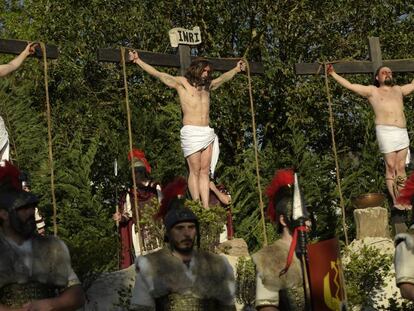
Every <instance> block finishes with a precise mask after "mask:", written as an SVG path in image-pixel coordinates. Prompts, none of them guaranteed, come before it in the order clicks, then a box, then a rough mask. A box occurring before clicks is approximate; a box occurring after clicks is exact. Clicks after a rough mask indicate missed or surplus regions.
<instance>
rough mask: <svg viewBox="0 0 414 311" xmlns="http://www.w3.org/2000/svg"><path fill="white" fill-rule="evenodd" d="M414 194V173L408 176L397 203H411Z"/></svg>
mask: <svg viewBox="0 0 414 311" xmlns="http://www.w3.org/2000/svg"><path fill="white" fill-rule="evenodd" d="M413 196H414V173H412V174H411V175H410V177H408V179H407V181H406V182H405V184H404V188H402V189H401V190H400V194H399V195H398V197H397V203H398V204H402V205H411V204H412V203H411V200H412V198H413Z"/></svg>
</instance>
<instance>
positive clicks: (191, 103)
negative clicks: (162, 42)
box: [129, 51, 246, 208]
mask: <svg viewBox="0 0 414 311" xmlns="http://www.w3.org/2000/svg"><path fill="white" fill-rule="evenodd" d="M129 60H130V61H132V62H133V63H135V64H137V65H138V66H140V67H141V68H142V69H143V70H144V71H146V72H148V73H149V74H150V75H152V76H154V77H156V78H158V79H160V80H161V82H163V83H164V84H165V85H167V86H168V87H171V88H174V89H175V90H177V93H178V96H179V99H180V104H181V110H182V112H183V127H182V128H181V131H180V138H181V147H182V149H183V153H184V157H185V158H186V160H187V163H188V167H189V170H190V172H189V177H188V188H189V190H190V193H191V197H192V199H193V200H200V199H201V202H202V204H203V207H204V208H208V200H209V183H210V178H209V173H211V174H214V169H215V165H216V163H217V160H218V153H219V149H218V139H217V135H216V134H215V133H214V129H212V128H211V127H210V126H209V123H210V117H209V113H210V91H212V90H215V89H217V88H218V87H219V86H221V85H222V84H223V83H225V82H227V81H229V80H231V79H232V78H233V77H234V76H235V75H236V74H237V73H239V72H241V71H244V70H245V68H246V64H245V63H244V62H243V61H242V60H240V61H239V62H238V63H237V65H236V67H234V68H233V69H231V70H229V71H227V72H226V73H224V74H222V75H221V76H219V77H218V78H216V79H213V77H212V72H213V66H212V64H211V63H210V62H209V61H208V60H207V59H204V58H198V59H195V60H194V61H193V62H192V63H191V65H190V67H188V69H187V71H186V73H185V75H184V77H182V76H172V75H169V74H167V73H165V72H160V71H158V70H157V69H155V68H154V67H152V66H151V65H149V64H147V63H145V62H144V61H142V59H141V58H140V57H139V54H138V52H137V51H130V52H129Z"/></svg>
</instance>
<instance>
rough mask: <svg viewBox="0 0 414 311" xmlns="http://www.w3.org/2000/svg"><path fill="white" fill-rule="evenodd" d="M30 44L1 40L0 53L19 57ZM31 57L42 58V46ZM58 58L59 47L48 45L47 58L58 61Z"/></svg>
mask: <svg viewBox="0 0 414 311" xmlns="http://www.w3.org/2000/svg"><path fill="white" fill-rule="evenodd" d="M28 42H29V41H23V40H11V39H0V53H3V54H13V55H18V54H20V53H21V52H22V51H23V50H24V49H25V48H26V46H27V43H28ZM30 56H34V57H37V58H41V57H42V49H41V48H40V46H38V47H36V50H35V53H34V54H33V55H30ZM30 56H29V57H30ZM58 56H59V51H58V48H57V46H54V45H46V57H47V58H49V59H56V58H58Z"/></svg>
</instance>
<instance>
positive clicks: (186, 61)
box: [178, 44, 191, 76]
mask: <svg viewBox="0 0 414 311" xmlns="http://www.w3.org/2000/svg"><path fill="white" fill-rule="evenodd" d="M178 54H179V55H180V75H182V76H184V75H185V71H186V70H187V68H188V67H190V64H191V55H190V46H189V45H184V44H180V45H179V46H178Z"/></svg>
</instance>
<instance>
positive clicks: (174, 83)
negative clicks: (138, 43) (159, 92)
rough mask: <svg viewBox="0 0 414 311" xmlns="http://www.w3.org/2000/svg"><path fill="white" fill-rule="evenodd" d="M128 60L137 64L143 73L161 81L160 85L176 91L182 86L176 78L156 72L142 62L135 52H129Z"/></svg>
mask: <svg viewBox="0 0 414 311" xmlns="http://www.w3.org/2000/svg"><path fill="white" fill-rule="evenodd" d="M129 60H130V61H131V62H133V63H134V64H137V65H138V66H139V67H141V68H142V69H143V70H144V71H146V72H148V73H149V74H150V75H151V76H153V77H156V78H158V79H160V80H161V82H162V83H164V84H165V85H167V86H168V87H171V88H174V89H177V88H178V87H179V86H180V85H182V83H181V81H180V79H179V78H178V77H174V76H172V75H170V74H168V73H165V72H161V71H158V70H157V69H155V68H154V67H152V66H151V65H149V64H147V63H146V62H144V61H143V60H142V59H141V58H140V57H139V55H138V52H137V51H130V52H129Z"/></svg>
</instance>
